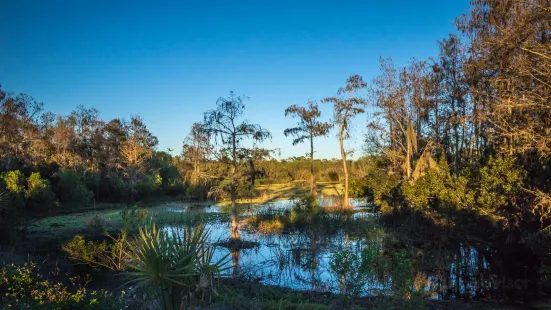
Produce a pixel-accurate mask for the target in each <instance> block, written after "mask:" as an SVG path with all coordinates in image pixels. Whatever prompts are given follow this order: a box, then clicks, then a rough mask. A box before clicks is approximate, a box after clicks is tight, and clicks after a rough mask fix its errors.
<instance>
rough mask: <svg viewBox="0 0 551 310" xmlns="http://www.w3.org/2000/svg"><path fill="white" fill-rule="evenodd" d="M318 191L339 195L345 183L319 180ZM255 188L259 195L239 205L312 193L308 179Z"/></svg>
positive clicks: (240, 200) (222, 203)
mask: <svg viewBox="0 0 551 310" xmlns="http://www.w3.org/2000/svg"><path fill="white" fill-rule="evenodd" d="M316 188H317V192H318V194H320V195H323V196H339V195H341V194H342V193H343V189H344V187H343V185H342V184H341V183H334V182H318V183H317V187H316ZM255 190H256V191H257V193H258V196H256V197H253V198H252V200H251V199H238V200H237V203H238V204H239V205H249V204H250V203H252V204H262V203H266V202H270V201H276V200H284V199H298V198H301V197H304V196H305V195H308V194H309V193H310V185H309V183H308V182H306V181H293V182H289V183H277V184H262V185H257V186H256V187H255ZM217 204H218V205H220V206H227V205H230V204H231V201H229V200H225V201H221V202H218V203H217Z"/></svg>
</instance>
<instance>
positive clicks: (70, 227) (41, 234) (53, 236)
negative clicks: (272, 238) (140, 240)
mask: <svg viewBox="0 0 551 310" xmlns="http://www.w3.org/2000/svg"><path fill="white" fill-rule="evenodd" d="M208 205H210V203H181V202H180V203H176V202H173V203H164V204H161V205H157V206H155V207H150V208H147V209H146V210H147V218H148V219H152V220H154V221H155V222H156V223H157V224H158V225H174V224H183V225H186V224H187V225H194V224H197V223H199V222H203V223H207V222H210V221H216V220H227V217H228V215H227V214H225V213H205V212H202V208H201V207H202V206H208ZM184 206H192V207H193V206H197V209H196V211H194V210H193V208H191V209H190V210H189V211H188V212H174V211H173V210H174V209H183V207H184ZM120 210H121V207H119V208H118V209H100V210H96V211H85V212H80V213H73V214H63V215H57V216H51V217H46V218H42V219H39V220H37V221H35V222H34V223H33V224H31V225H30V226H29V228H28V229H29V233H30V237H31V238H34V239H37V240H38V241H40V240H50V241H54V240H57V241H60V242H64V241H66V240H69V239H71V238H72V237H73V236H74V235H76V234H81V235H85V236H90V237H94V236H97V235H98V231H97V230H91V229H90V227H88V226H87V223H88V222H89V221H90V220H91V219H92V218H93V217H95V216H100V217H103V218H104V219H105V223H106V224H105V230H107V231H109V232H116V231H117V230H120V229H121V228H123V220H122V218H121V215H120Z"/></svg>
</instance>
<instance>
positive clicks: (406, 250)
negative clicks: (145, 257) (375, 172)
mask: <svg viewBox="0 0 551 310" xmlns="http://www.w3.org/2000/svg"><path fill="white" fill-rule="evenodd" d="M293 203H294V202H293V201H289V200H284V201H277V202H273V203H270V204H266V205H262V206H258V207H254V208H250V209H247V210H245V211H244V212H243V213H242V216H243V218H244V219H243V220H242V221H241V225H240V226H241V229H240V231H241V238H240V240H241V241H243V242H244V243H246V244H250V245H252V246H248V247H247V248H240V249H235V248H233V249H232V248H228V247H225V246H222V245H221V244H223V243H224V242H227V241H228V240H229V239H230V229H229V223H228V222H227V221H226V220H223V219H221V218H218V219H216V220H214V221H209V222H207V223H206V224H205V225H206V229H207V230H208V231H209V232H210V237H209V238H210V239H209V242H210V243H211V244H212V245H215V246H216V251H215V256H214V260H218V259H220V258H223V257H227V258H228V264H230V265H231V267H230V268H228V270H227V271H226V273H227V274H228V275H233V276H238V277H243V278H245V279H248V280H250V281H255V282H260V283H262V284H265V285H276V286H281V287H286V288H290V289H295V290H305V291H315V292H334V293H343V294H347V295H357V296H373V295H387V296H396V297H403V298H409V297H410V296H411V295H412V294H420V295H423V296H426V297H429V298H432V299H441V300H442V299H453V298H478V299H481V298H489V297H498V298H501V297H504V296H509V295H511V294H513V295H515V297H519V296H523V295H524V294H526V292H527V291H528V290H533V288H534V285H535V284H536V283H535V281H534V280H533V279H534V277H531V274H533V273H530V272H524V273H522V272H518V271H519V270H510V271H511V272H508V270H504V269H507V268H513V269H518V268H525V269H526V270H528V269H530V270H533V269H534V268H533V266H530V267H526V266H522V265H521V264H520V265H519V264H517V265H515V264H514V263H513V264H512V265H511V263H510V262H508V261H507V258H506V257H505V259H504V257H502V255H498V254H499V251H496V250H495V249H492V248H490V247H489V246H488V245H480V244H466V243H460V242H457V243H455V244H438V245H436V244H434V245H426V246H422V247H421V249H420V248H413V247H412V246H408V245H406V244H405V243H404V242H400V241H399V240H401V238H400V236H397V235H396V234H395V233H394V232H392V231H389V230H388V229H385V228H383V226H382V225H381V223H380V219H379V215H378V214H376V213H373V212H370V211H371V210H370V209H369V208H367V207H366V205H365V204H364V203H362V202H361V201H353V202H352V205H353V208H354V211H355V212H354V213H353V214H348V215H339V214H338V213H331V212H323V213H322V215H320V216H318V217H316V218H315V219H313V220H311V222H309V223H308V224H306V225H302V226H300V227H286V228H283V229H282V230H281V231H278V232H271V233H268V232H260V231H259V230H258V228H257V227H254V226H251V225H248V219H250V218H254V217H257V218H258V217H263V216H264V217H268V218H270V217H272V218H273V217H274V216H289V214H290V213H291V209H292V206H293ZM319 203H320V204H321V205H323V204H328V203H330V201H319ZM190 210H191V209H189V207H181V208H172V209H171V212H174V213H181V212H183V213H186V212H190ZM224 211H225V210H224ZM193 212H205V213H220V212H222V208H220V207H217V206H208V207H202V208H199V209H197V208H193ZM179 228H181V227H178V226H169V227H166V228H165V229H167V230H168V231H171V232H177V231H178V229H179ZM406 237H407V236H406ZM510 259H513V260H514V259H515V258H513V257H509V260H510Z"/></svg>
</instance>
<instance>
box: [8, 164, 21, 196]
mask: <svg viewBox="0 0 551 310" xmlns="http://www.w3.org/2000/svg"><path fill="white" fill-rule="evenodd" d="M2 179H3V180H4V186H5V187H6V190H7V191H8V192H10V193H11V194H12V195H15V196H18V195H22V194H23V193H24V191H25V176H24V175H23V174H22V173H21V171H19V170H12V171H8V172H4V173H3V174H2Z"/></svg>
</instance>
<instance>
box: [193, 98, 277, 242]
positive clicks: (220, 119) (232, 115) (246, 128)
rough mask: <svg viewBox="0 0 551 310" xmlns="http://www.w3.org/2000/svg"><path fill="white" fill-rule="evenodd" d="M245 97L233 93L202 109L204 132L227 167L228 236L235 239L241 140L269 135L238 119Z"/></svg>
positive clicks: (242, 155) (266, 137)
mask: <svg viewBox="0 0 551 310" xmlns="http://www.w3.org/2000/svg"><path fill="white" fill-rule="evenodd" d="M246 99H247V97H244V96H236V95H235V94H234V93H233V92H230V95H229V96H228V97H227V98H223V97H220V98H218V100H217V101H216V109H214V110H210V111H207V112H205V116H204V126H205V130H206V132H207V133H208V134H209V135H210V136H212V137H213V138H214V139H215V142H216V143H217V144H218V145H219V146H220V147H221V149H220V157H221V159H222V160H223V161H224V162H226V164H227V165H229V166H230V168H231V172H230V195H231V209H232V212H231V239H234V240H237V239H239V227H238V222H237V220H238V218H237V217H238V212H237V205H236V203H235V200H236V188H237V183H238V180H237V176H238V175H237V174H238V171H237V170H238V168H239V165H240V163H241V162H242V161H243V160H244V159H245V158H247V156H245V155H246V153H247V152H248V150H249V149H248V148H246V147H244V146H243V142H244V141H245V140H248V139H250V140H253V141H254V142H261V141H264V140H265V139H268V138H271V135H270V133H269V132H268V131H267V130H265V129H264V128H262V127H261V126H260V125H257V124H250V123H249V122H248V121H247V120H241V118H242V116H243V113H244V111H245V104H244V101H245V100H246Z"/></svg>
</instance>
